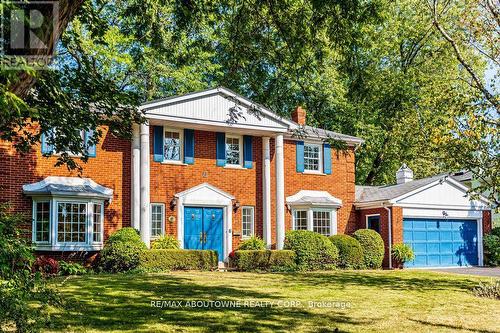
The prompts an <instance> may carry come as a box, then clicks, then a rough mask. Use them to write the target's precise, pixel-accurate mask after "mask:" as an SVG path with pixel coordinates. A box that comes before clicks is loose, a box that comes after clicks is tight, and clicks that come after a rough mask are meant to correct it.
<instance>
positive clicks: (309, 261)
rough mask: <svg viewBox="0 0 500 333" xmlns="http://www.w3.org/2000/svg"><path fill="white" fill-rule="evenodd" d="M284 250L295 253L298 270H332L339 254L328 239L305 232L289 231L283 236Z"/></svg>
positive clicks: (315, 233) (311, 232) (314, 233)
mask: <svg viewBox="0 0 500 333" xmlns="http://www.w3.org/2000/svg"><path fill="white" fill-rule="evenodd" d="M285 250H293V251H295V263H296V264H297V268H298V269H299V270H319V269H334V268H335V267H336V266H337V264H338V258H339V252H338V250H337V248H336V247H335V246H334V245H333V244H332V242H330V241H329V240H328V237H326V236H323V235H321V234H318V233H317V232H313V231H307V230H291V231H288V232H287V233H286V234H285Z"/></svg>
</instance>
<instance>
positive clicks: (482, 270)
mask: <svg viewBox="0 0 500 333" xmlns="http://www.w3.org/2000/svg"><path fill="white" fill-rule="evenodd" d="M429 270H430V271H433V272H444V273H455V274H468V275H477V276H491V277H497V278H500V267H457V268H435V269H429Z"/></svg>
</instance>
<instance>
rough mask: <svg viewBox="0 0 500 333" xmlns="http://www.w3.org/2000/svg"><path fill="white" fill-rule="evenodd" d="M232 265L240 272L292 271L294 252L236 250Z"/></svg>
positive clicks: (293, 267)
mask: <svg viewBox="0 0 500 333" xmlns="http://www.w3.org/2000/svg"><path fill="white" fill-rule="evenodd" d="M232 264H233V265H234V266H235V267H236V268H237V269H238V270H240V271H246V272H248V271H257V270H258V271H280V272H283V271H294V270H295V269H296V264H295V252H294V251H291V250H237V251H235V252H234V259H232Z"/></svg>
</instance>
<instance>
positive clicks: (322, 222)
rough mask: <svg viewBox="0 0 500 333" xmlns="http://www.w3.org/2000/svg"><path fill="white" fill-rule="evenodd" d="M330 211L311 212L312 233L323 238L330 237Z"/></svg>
mask: <svg viewBox="0 0 500 333" xmlns="http://www.w3.org/2000/svg"><path fill="white" fill-rule="evenodd" d="M330 214H331V211H329V210H313V231H314V232H317V233H319V234H322V235H324V236H330V235H331V234H332V232H331V230H330V229H331V217H330Z"/></svg>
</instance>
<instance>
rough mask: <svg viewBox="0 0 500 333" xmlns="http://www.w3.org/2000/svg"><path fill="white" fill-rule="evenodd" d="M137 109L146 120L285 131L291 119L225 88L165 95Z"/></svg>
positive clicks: (291, 124)
mask: <svg viewBox="0 0 500 333" xmlns="http://www.w3.org/2000/svg"><path fill="white" fill-rule="evenodd" d="M140 109H141V110H142V111H143V112H144V113H145V114H146V117H148V118H150V119H157V120H165V121H171V122H181V123H187V124H189V123H192V124H196V125H200V126H201V125H211V126H221V127H233V128H236V129H258V130H263V131H266V130H267V131H279V132H286V131H287V130H288V128H289V127H290V126H294V123H293V122H290V121H289V120H287V119H284V118H281V117H279V116H278V115H277V114H275V113H273V112H272V111H270V110H268V109H267V108H265V107H264V106H261V105H258V104H256V103H253V102H252V101H250V100H248V99H246V98H243V97H242V96H240V95H237V94H235V93H234V92H232V91H230V90H228V89H225V88H216V89H210V90H206V91H202V92H198V93H192V94H187V95H183V96H178V97H173V98H167V99H165V100H159V101H156V102H152V103H146V104H143V105H142V106H141V107H140Z"/></svg>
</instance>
